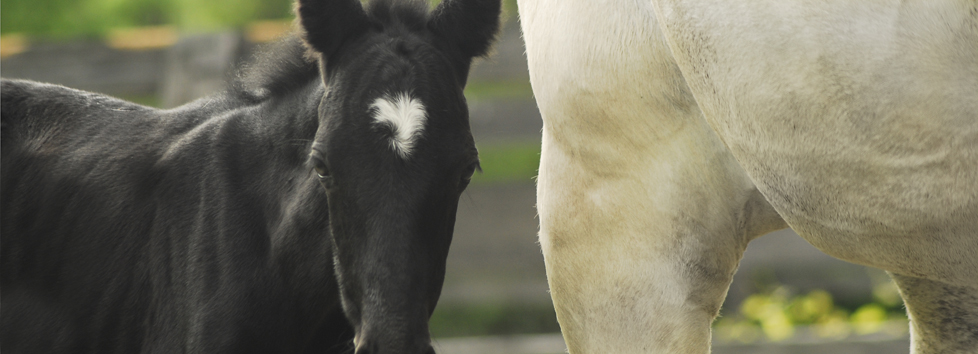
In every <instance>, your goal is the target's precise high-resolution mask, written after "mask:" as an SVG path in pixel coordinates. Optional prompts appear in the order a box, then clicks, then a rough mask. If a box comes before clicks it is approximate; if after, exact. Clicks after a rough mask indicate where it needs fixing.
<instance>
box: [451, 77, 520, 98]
mask: <svg viewBox="0 0 978 354" xmlns="http://www.w3.org/2000/svg"><path fill="white" fill-rule="evenodd" d="M465 97H466V98H467V99H470V100H480V99H499V98H531V97H533V89H532V88H531V87H530V82H529V81H472V82H469V84H468V85H467V86H466V87H465Z"/></svg>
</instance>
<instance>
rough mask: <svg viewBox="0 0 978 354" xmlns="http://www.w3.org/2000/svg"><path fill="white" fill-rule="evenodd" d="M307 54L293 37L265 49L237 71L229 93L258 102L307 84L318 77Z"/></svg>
mask: <svg viewBox="0 0 978 354" xmlns="http://www.w3.org/2000/svg"><path fill="white" fill-rule="evenodd" d="M306 51H307V48H306V46H305V44H304V43H303V42H302V39H300V38H299V37H298V36H297V35H295V34H290V35H288V36H286V37H285V38H282V39H280V40H278V41H276V42H273V43H271V44H268V45H266V46H264V47H263V48H261V49H260V50H259V51H258V53H257V54H255V55H254V57H253V58H252V59H251V60H250V61H249V62H246V63H245V64H243V65H241V66H240V67H239V68H238V69H237V73H236V74H235V75H234V79H233V80H232V81H231V83H230V88H229V91H230V92H231V94H232V95H233V96H235V97H238V98H241V99H242V100H244V101H247V102H259V101H262V100H265V99H268V98H272V97H281V96H282V95H285V94H288V93H290V92H293V91H295V90H296V89H298V88H300V87H304V86H306V85H308V84H309V82H311V81H313V80H316V79H318V78H319V67H318V64H317V63H316V60H315V59H313V58H311V57H309V56H308V55H307V54H306Z"/></svg>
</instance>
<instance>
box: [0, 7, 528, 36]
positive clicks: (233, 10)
mask: <svg viewBox="0 0 978 354" xmlns="http://www.w3.org/2000/svg"><path fill="white" fill-rule="evenodd" d="M437 2H439V1H437V0H436V1H433V3H437ZM503 7H504V12H505V13H507V14H508V15H509V16H510V17H515V16H514V15H515V14H516V2H515V0H504V6H503ZM291 9H292V0H207V1H199V0H3V1H2V2H0V33H3V34H11V33H21V34H26V35H29V36H32V37H46V38H59V39H66V38H73V37H98V36H103V35H105V34H106V33H108V31H109V30H110V29H113V28H125V27H139V26H155V25H163V24H170V25H175V26H176V27H177V28H178V29H180V30H182V31H192V32H193V31H208V30H214V29H220V28H228V27H241V26H243V25H245V24H246V23H248V22H250V21H253V20H266V19H285V18H289V17H291V16H292V11H291Z"/></svg>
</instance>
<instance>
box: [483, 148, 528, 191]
mask: <svg viewBox="0 0 978 354" xmlns="http://www.w3.org/2000/svg"><path fill="white" fill-rule="evenodd" d="M479 160H480V162H481V164H482V172H481V173H479V172H476V174H475V176H472V184H473V185H480V184H483V185H484V184H494V183H514V182H517V183H518V182H528V183H529V182H532V181H533V178H534V177H535V176H536V175H537V170H538V169H539V167H540V143H539V142H536V141H534V142H521V143H501V144H485V145H480V146H479Z"/></svg>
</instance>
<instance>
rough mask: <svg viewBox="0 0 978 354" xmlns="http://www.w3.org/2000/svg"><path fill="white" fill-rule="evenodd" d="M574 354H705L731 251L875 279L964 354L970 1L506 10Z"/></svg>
mask: <svg viewBox="0 0 978 354" xmlns="http://www.w3.org/2000/svg"><path fill="white" fill-rule="evenodd" d="M518 4H519V12H520V19H521V24H522V28H523V33H524V39H525V41H526V50H527V58H528V60H529V68H530V77H531V83H532V85H533V91H534V95H535V97H536V99H537V103H538V105H539V107H540V111H541V114H542V116H543V120H544V129H543V152H542V161H541V165H540V176H539V179H538V188H537V198H538V209H539V214H540V222H541V226H540V243H541V246H542V248H543V253H544V258H545V261H546V265H547V275H548V279H549V282H550V287H551V293H552V296H553V300H554V304H555V306H556V308H557V316H558V319H559V321H560V325H561V328H562V331H563V333H564V338H565V339H566V341H567V344H568V347H569V349H570V352H571V353H707V352H708V351H709V342H710V340H709V338H710V322H711V321H712V320H713V319H714V318H715V316H716V315H717V312H718V309H719V307H720V305H721V303H722V301H723V298H724V295H725V294H726V291H727V287H728V286H729V283H730V281H731V279H732V276H733V273H734V271H735V270H736V267H737V263H738V262H739V260H740V258H741V256H742V253H743V251H744V249H745V247H746V246H747V243H748V242H749V241H750V240H751V239H753V238H755V237H758V236H760V235H763V234H765V233H767V232H770V231H773V230H776V229H780V228H784V227H787V226H790V227H792V228H793V229H794V230H795V231H797V232H798V233H799V234H800V235H802V236H803V237H804V238H805V239H806V240H808V241H809V242H810V243H812V244H813V245H815V246H816V247H818V248H819V249H821V250H822V251H824V252H826V253H828V254H830V255H833V256H835V257H838V258H840V259H843V260H847V261H850V262H854V263H859V264H864V265H869V266H874V267H878V268H882V269H885V270H887V271H890V272H891V273H892V274H894V279H895V280H896V282H897V285H898V286H899V287H900V289H901V294H902V295H903V296H904V299H905V301H906V302H907V307H908V312H909V314H910V317H911V319H912V322H913V323H912V326H913V330H912V338H913V344H912V345H913V350H914V352H915V353H942V352H969V353H976V352H978V2H976V1H963V0H962V1H951V0H947V1H905V2H897V1H870V0H866V1H841V0H839V1H784V0H766V1H765V0H761V1H727V2H716V1H655V0H653V1H640V0H616V1H612V0H609V1H595V0H519V1H518Z"/></svg>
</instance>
